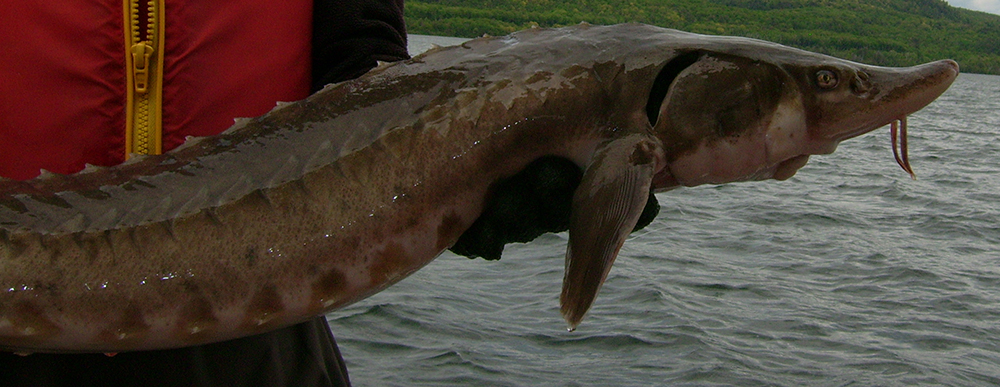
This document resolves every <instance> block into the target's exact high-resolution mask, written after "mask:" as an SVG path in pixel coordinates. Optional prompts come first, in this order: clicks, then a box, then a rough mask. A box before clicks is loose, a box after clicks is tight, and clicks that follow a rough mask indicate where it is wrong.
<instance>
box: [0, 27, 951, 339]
mask: <svg viewBox="0 0 1000 387" xmlns="http://www.w3.org/2000/svg"><path fill="white" fill-rule="evenodd" d="M957 73H958V66H957V64H956V63H955V62H953V61H950V60H945V61H939V62H934V63H929V64H925V65H921V66H916V67H911V68H881V67H872V66H865V65H861V64H857V63H852V62H848V61H844V60H839V59H835V58H831V57H828V56H823V55H818V54H813V53H809V52H805V51H801V50H797V49H792V48H788V47H784V46H781V45H777V44H773V43H768V42H763V41H759V40H752V39H746V38H734V37H716V36H704V35H695V34H689V33H684V32H679V31H674V30H668V29H662V28H657V27H651V26H645V25H636V24H628V25H618V26H609V27H597V26H587V25H581V26H575V27H569V28H563V29H554V30H542V29H532V30H527V31H522V32H518V33H515V34H513V35H510V36H505V37H498V38H484V39H477V40H474V41H470V42H468V43H465V44H463V45H461V46H456V47H451V48H444V49H437V50H433V51H432V52H430V53H427V54H425V55H421V56H418V57H416V58H414V59H412V60H410V61H407V62H403V63H399V64H394V65H387V66H382V67H379V68H378V69H376V70H373V71H372V72H370V73H368V74H366V75H364V76H363V77H361V78H359V79H357V80H354V81H350V82H345V83H340V84H336V85H332V86H329V87H327V88H326V89H324V90H323V91H321V92H319V93H317V94H315V95H313V96H311V97H309V98H307V99H305V100H303V101H299V102H295V103H292V104H288V105H284V106H281V107H279V108H276V109H275V110H273V111H272V112H270V113H268V114H266V115H264V116H262V117H259V118H254V119H250V120H245V121H241V122H240V123H239V124H237V125H236V126H234V127H233V128H232V129H230V130H228V131H227V132H226V133H224V134H221V135H219V136H215V137H207V138H199V139H193V140H191V141H189V142H188V143H187V144H186V145H185V146H183V147H182V148H180V149H177V150H175V151H173V152H171V153H170V154H166V155H162V156H153V157H143V158H135V159H133V160H131V161H129V162H127V163H125V164H123V165H120V166H116V167H112V168H88V169H86V170H84V171H83V172H81V173H79V174H76V175H72V176H58V175H52V174H46V175H44V176H42V177H39V178H38V179H35V180H31V181H26V182H15V181H2V182H0V348H3V349H6V350H16V351H26V352H31V351H55V352H59V351H62V352H81V351H90V352H119V351H129V350H144V349H155V348H170V347H179V346H187V345H193V344H202V343H207V342H212V341H218V340H224V339H230V338H234V337H239V336H244V335H250V334H255V333H260V332H264V331H267V330H271V329H274V328H277V327H281V326H286V325H289V324H293V323H297V322H301V321H304V320H306V319H308V318H310V317H312V316H315V315H318V314H321V313H324V312H327V311H329V310H332V309H336V308H339V307H342V306H344V305H348V304H350V303H352V302H355V301H358V300H360V299H363V298H365V297H367V296H369V295H371V294H374V293H376V292H378V291H380V290H382V289H384V288H386V287H387V286H389V285H391V284H393V283H395V282H397V281H399V280H400V279H402V278H404V277H406V276H407V275H409V274H410V273H413V272H414V271H416V270H417V269H419V268H421V267H422V266H424V265H425V264H427V263H428V262H430V261H431V260H432V259H434V258H435V257H436V256H437V255H438V254H440V253H441V252H442V251H443V250H445V249H447V248H448V247H449V246H452V245H453V244H454V243H455V242H456V240H458V238H459V237H460V236H461V235H462V234H463V233H464V232H465V231H466V229H468V228H469V226H470V225H471V224H472V223H473V222H474V221H475V220H476V219H477V218H478V217H479V216H480V214H481V213H482V212H483V208H484V203H486V200H487V198H488V197H489V196H490V195H491V190H492V189H493V188H492V187H494V185H495V183H496V182H498V181H500V180H502V179H505V178H508V177H510V176H513V175H515V174H517V173H518V172H519V171H521V170H523V169H525V167H526V166H527V165H529V163H532V162H533V161H534V160H537V159H539V158H541V157H546V156H556V157H559V158H563V159H566V160H570V161H571V162H572V163H574V164H575V165H577V166H579V168H580V169H581V170H582V171H583V175H582V180H581V182H580V183H579V187H578V188H577V189H576V192H575V194H574V195H573V199H572V206H571V217H570V221H569V235H570V246H569V248H568V252H567V263H566V275H565V281H564V285H563V286H564V287H563V292H562V297H561V301H562V305H563V306H562V312H563V315H564V316H565V317H566V319H567V321H568V322H569V324H570V326H571V327H575V326H576V325H577V324H579V322H580V321H581V319H582V318H583V316H584V314H585V312H586V311H587V309H588V308H589V307H590V305H591V303H592V302H593V300H594V298H595V296H596V295H597V292H598V289H599V288H600V286H601V284H602V283H603V281H604V278H605V276H606V275H607V272H608V270H609V269H610V268H611V264H612V262H613V261H614V259H615V256H616V255H617V253H618V250H619V248H620V247H621V245H622V243H623V242H624V240H625V237H626V236H627V234H628V233H629V232H630V231H631V230H632V229H633V227H634V226H635V224H636V222H637V219H638V217H639V215H640V213H641V212H642V209H643V207H644V205H645V204H646V202H647V198H648V196H649V193H650V192H651V191H657V192H659V191H664V190H669V189H672V188H675V187H679V186H694V185H699V184H706V183H726V182H734V181H744V180H762V179H769V178H775V179H787V178H788V177H790V176H792V175H793V174H794V173H795V172H796V170H798V169H799V168H800V167H802V166H803V165H804V164H805V163H806V160H807V158H808V156H809V155H814V154H827V153H830V152H833V150H834V149H835V148H836V146H837V144H838V143H839V142H840V141H841V140H845V139H848V138H851V137H854V136H857V135H860V134H862V133H866V132H868V131H871V130H873V129H876V128H878V127H881V126H884V125H886V124H889V123H890V122H893V121H894V120H897V119H899V118H901V117H905V116H906V115H908V114H910V113H913V112H914V111H917V110H918V109H920V108H922V107H923V106H925V105H926V104H928V103H930V102H931V101H932V100H934V99H935V98H936V97H937V96H938V95H940V94H941V93H942V92H944V90H945V89H947V88H948V86H949V85H950V84H951V82H952V81H953V80H954V79H955V77H956V75H957Z"/></svg>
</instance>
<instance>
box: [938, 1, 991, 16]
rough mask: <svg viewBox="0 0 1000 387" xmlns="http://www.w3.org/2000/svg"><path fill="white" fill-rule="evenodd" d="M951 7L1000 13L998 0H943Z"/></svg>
mask: <svg viewBox="0 0 1000 387" xmlns="http://www.w3.org/2000/svg"><path fill="white" fill-rule="evenodd" d="M945 1H947V2H948V4H951V6H953V7H962V8H967V9H973V10H976V11H983V12H989V13H993V14H997V15H1000V0H945Z"/></svg>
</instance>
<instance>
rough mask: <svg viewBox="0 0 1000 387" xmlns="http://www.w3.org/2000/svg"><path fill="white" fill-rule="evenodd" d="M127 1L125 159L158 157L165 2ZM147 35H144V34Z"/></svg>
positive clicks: (160, 128) (161, 148)
mask: <svg viewBox="0 0 1000 387" xmlns="http://www.w3.org/2000/svg"><path fill="white" fill-rule="evenodd" d="M139 1H140V0H124V3H123V4H124V5H123V8H124V15H125V28H124V30H125V69H126V71H125V73H126V74H127V75H126V78H127V84H126V88H125V90H126V98H125V103H126V109H125V158H128V157H129V155H130V154H133V153H137V154H147V155H148V154H159V153H162V152H163V146H162V137H163V130H162V120H161V119H160V111H161V108H162V101H161V97H162V92H163V87H162V82H163V70H162V69H163V0H148V2H147V3H146V4H145V6H146V7H145V11H146V12H144V13H145V15H142V14H140V13H142V11H143V9H142V5H143V4H140V3H139ZM143 32H145V34H143Z"/></svg>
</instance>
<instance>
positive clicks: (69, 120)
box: [0, 0, 312, 179]
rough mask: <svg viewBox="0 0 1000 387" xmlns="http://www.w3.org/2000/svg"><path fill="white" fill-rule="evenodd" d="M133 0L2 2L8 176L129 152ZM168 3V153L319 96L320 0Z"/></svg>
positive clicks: (0, 168) (2, 152)
mask: <svg viewBox="0 0 1000 387" xmlns="http://www.w3.org/2000/svg"><path fill="white" fill-rule="evenodd" d="M124 1H125V2H126V3H125V4H122V0H118V1H114V0H110V1H109V0H96V1H95V0H60V1H30V0H4V1H0V176H3V177H8V178H14V179H29V178H32V177H35V176H37V175H38V173H39V169H46V170H49V171H53V172H57V173H74V172H77V171H79V170H80V169H82V168H83V167H84V165H85V164H95V165H114V164H117V163H120V162H122V161H124V160H125V157H126V154H127V152H129V151H127V150H126V145H127V144H128V143H130V142H132V140H128V141H127V140H126V134H125V133H126V132H125V130H126V129H125V128H126V124H125V123H126V121H127V120H131V119H132V118H130V117H127V115H128V111H129V110H130V109H128V108H127V105H129V104H130V102H131V101H129V100H128V98H127V96H128V95H129V93H127V90H130V89H133V90H134V89H135V88H136V83H142V82H146V81H145V80H144V79H145V78H142V80H140V81H134V82H133V81H132V80H130V77H129V74H130V73H133V72H134V71H133V69H131V68H126V67H127V66H126V65H127V64H131V63H132V62H135V63H139V65H143V64H142V63H140V62H142V61H143V59H142V58H141V55H140V57H139V59H137V60H131V58H129V59H130V61H126V55H131V47H129V46H130V43H128V41H127V39H129V34H130V33H131V32H130V29H129V24H128V23H126V18H125V16H124V15H125V13H126V12H128V11H127V10H128V7H129V1H130V0H124ZM143 2H144V3H145V1H143ZM162 2H165V3H166V4H164V5H162V9H160V10H158V12H159V14H160V15H161V17H162V19H161V20H162V23H161V24H162V29H161V30H160V31H161V32H159V33H158V35H159V36H160V37H161V38H162V39H163V44H162V47H153V49H155V50H152V49H151V50H152V51H155V52H154V54H152V57H151V58H153V59H158V57H157V56H156V55H162V68H160V69H159V70H158V71H159V72H160V73H161V74H162V82H161V83H160V84H159V85H160V88H161V90H162V96H160V97H159V98H160V99H161V103H162V110H161V114H160V117H161V121H162V138H157V139H156V140H157V141H162V151H168V150H170V149H172V148H174V147H176V146H177V145H180V144H182V143H183V142H184V139H185V138H186V137H187V136H206V135H212V134H217V133H219V132H221V131H223V130H225V129H226V128H228V127H229V126H231V125H232V124H233V118H235V117H253V116H258V115H261V114H263V113H266V112H267V111H268V110H270V109H271V108H272V107H273V106H274V104H275V102H276V101H294V100H299V99H302V98H305V97H306V96H307V95H308V94H309V83H310V68H309V66H310V49H311V37H312V0H211V1H204V0H202V1H197V0H195V1H186V0H180V1H175V0H164V1H162ZM142 7H143V9H141V11H140V13H141V14H144V13H145V12H142V11H145V7H146V6H145V5H143V6H142ZM157 8H159V7H157ZM140 23H142V21H140ZM123 26H125V27H126V28H123ZM141 34H143V35H145V32H142V33H141ZM154 46H155V45H154ZM141 76H142V77H145V76H146V75H141ZM135 79H140V78H135ZM157 82H159V81H157Z"/></svg>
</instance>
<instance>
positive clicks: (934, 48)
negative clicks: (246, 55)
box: [406, 0, 1000, 74]
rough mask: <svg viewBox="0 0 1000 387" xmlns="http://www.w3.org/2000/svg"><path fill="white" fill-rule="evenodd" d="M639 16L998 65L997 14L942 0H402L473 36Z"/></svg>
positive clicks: (443, 28)
mask: <svg viewBox="0 0 1000 387" xmlns="http://www.w3.org/2000/svg"><path fill="white" fill-rule="evenodd" d="M581 21H586V22H589V23H592V24H615V23H623V22H641V23H647V24H654V25H658V26H663V27H669V28H676V29H680V30H684V31H690V32H696V33H703V34H714V35H738V36H748V37H753V38H759V39H764V40H770V41H774V42H778V43H782V44H786V45H790V46H795V47H800V48H804V49H807V50H810V51H816V52H822V53H826V54H830V55H834V56H838V57H841V58H846V59H850V60H854V61H859V62H865V63H872V64H879V65H885V66H908V65H913V64H917V63H921V62H927V61H931V60H935V59H943V58H952V59H955V60H957V61H959V63H960V64H961V65H962V70H963V71H965V72H975V73H988V74H1000V16H998V15H992V14H988V13H983V12H976V11H970V10H965V9H960V8H954V7H951V6H949V5H948V4H947V3H946V2H944V1H942V0H407V1H406V22H407V25H408V28H409V31H410V32H411V33H416V34H429V35H446V36H461V37H477V36H481V35H483V34H490V35H504V34H507V33H510V32H513V31H516V30H520V29H524V28H528V27H531V26H535V25H537V26H541V27H556V26H565V25H571V24H576V23H579V22H581Z"/></svg>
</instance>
